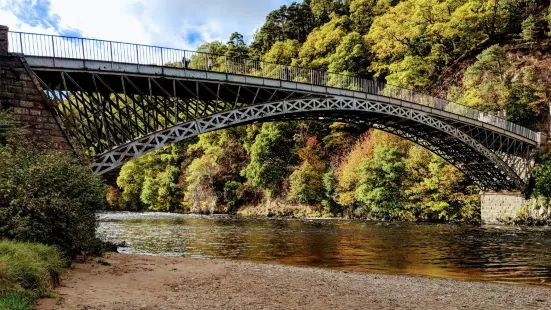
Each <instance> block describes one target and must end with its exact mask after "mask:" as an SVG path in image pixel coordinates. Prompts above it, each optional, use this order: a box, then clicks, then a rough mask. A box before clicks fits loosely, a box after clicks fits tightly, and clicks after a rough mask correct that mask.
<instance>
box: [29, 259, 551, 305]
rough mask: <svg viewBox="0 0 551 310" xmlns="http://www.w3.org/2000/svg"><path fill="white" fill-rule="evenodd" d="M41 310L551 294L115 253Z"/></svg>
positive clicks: (478, 299)
mask: <svg viewBox="0 0 551 310" xmlns="http://www.w3.org/2000/svg"><path fill="white" fill-rule="evenodd" d="M101 262H107V263H108V264H110V265H107V264H105V263H104V264H101V263H98V259H93V260H90V261H89V262H87V263H84V264H76V265H75V266H74V267H73V269H72V270H70V271H69V272H67V273H66V274H65V275H64V277H63V282H62V285H61V286H60V287H58V288H57V289H56V290H55V296H56V297H55V298H50V299H43V300H41V301H40V303H39V306H38V309H40V310H46V309H82V310H84V309H86V310H95V309H98V310H99V309H111V310H126V309H551V289H549V288H547V287H539V286H521V285H507V284H495V283H486V282H469V281H457V280H446V279H432V278H426V277H415V276H395V275H383V274H372V273H355V272H341V271H333V270H326V269H316V268H301V267H292V266H281V265H270V264H259V263H252V262H241V261H229V260H219V259H216V260H209V259H191V258H181V257H155V256H139V255H125V254H116V253H110V254H107V255H106V256H105V257H104V258H101Z"/></svg>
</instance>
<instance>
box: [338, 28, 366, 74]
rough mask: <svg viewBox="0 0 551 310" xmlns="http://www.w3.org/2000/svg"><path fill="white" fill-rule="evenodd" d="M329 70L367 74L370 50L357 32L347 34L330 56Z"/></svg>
mask: <svg viewBox="0 0 551 310" xmlns="http://www.w3.org/2000/svg"><path fill="white" fill-rule="evenodd" d="M329 62H330V64H329V67H328V69H329V71H330V72H335V73H341V74H347V75H359V76H365V75H367V69H368V67H369V50H368V48H367V46H366V43H365V41H364V40H363V39H362V36H361V35H360V34H359V33H357V32H351V33H349V34H348V35H346V36H345V37H344V38H343V39H342V41H341V42H340V44H339V45H338V46H337V48H336V50H335V53H334V54H333V55H331V56H330V57H329Z"/></svg>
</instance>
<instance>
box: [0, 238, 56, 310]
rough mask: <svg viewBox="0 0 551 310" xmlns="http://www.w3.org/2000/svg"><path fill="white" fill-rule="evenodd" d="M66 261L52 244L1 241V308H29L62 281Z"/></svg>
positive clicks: (0, 309)
mask: <svg viewBox="0 0 551 310" xmlns="http://www.w3.org/2000/svg"><path fill="white" fill-rule="evenodd" d="M64 266H65V260H64V259H63V257H62V256H61V254H60V253H59V251H58V250H57V249H56V248H54V247H51V246H46V245H42V244H35V243H25V242H14V241H0V310H4V309H6V310H7V309H30V307H31V306H32V305H33V304H34V302H35V301H36V299H37V298H39V297H40V296H43V295H44V294H46V293H47V292H48V290H49V289H50V288H52V287H53V286H55V285H57V284H58V283H59V276H60V275H61V273H62V272H63V269H64Z"/></svg>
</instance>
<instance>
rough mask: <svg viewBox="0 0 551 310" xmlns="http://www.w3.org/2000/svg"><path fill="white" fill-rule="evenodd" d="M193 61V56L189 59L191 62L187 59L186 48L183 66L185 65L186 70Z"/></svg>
mask: <svg viewBox="0 0 551 310" xmlns="http://www.w3.org/2000/svg"><path fill="white" fill-rule="evenodd" d="M190 63H191V58H190V59H189V62H188V61H187V57H186V50H184V63H183V64H182V67H184V70H187V67H188V66H189V64H190Z"/></svg>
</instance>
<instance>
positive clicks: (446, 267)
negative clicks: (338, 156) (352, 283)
mask: <svg viewBox="0 0 551 310" xmlns="http://www.w3.org/2000/svg"><path fill="white" fill-rule="evenodd" d="M98 234H99V236H100V237H101V238H102V239H104V240H107V241H112V242H115V243H119V244H120V243H122V242H124V243H125V245H126V246H124V247H120V248H119V252H122V253H139V254H151V255H170V256H186V257H203V258H224V259H237V260H249V261H258V262H269V263H279V264H286V265H297V266H311V267H320V268H332V269H338V270H347V271H364V272H381V273H391V274H415V275H426V276H432V277H444V278H455V279H471V280H488V281H494V282H507V283H522V284H537V285H551V228H519V227H505V226H502V227H500V226H482V227H480V226H468V225H451V224H450V225H448V224H415V223H377V222H359V221H345V220H325V219H319V220H318V219H315V220H289V219H248V218H239V217H229V216H195V215H175V214H162V213H150V214H136V213H107V214H101V215H100V224H99V228H98Z"/></svg>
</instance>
